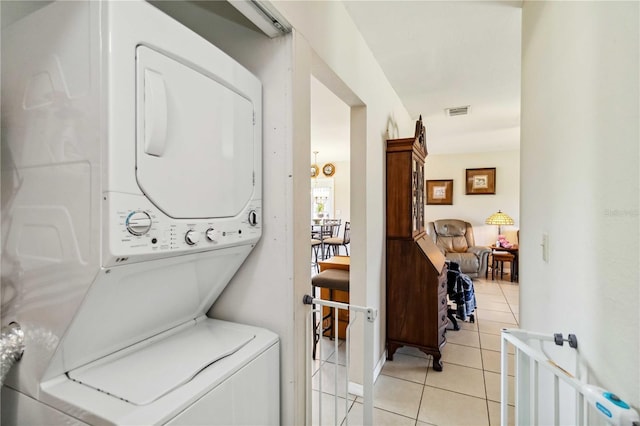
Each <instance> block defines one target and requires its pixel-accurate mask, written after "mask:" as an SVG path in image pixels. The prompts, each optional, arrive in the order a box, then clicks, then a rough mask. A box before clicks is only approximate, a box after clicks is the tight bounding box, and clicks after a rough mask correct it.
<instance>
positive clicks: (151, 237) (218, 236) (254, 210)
mask: <svg viewBox="0 0 640 426" xmlns="http://www.w3.org/2000/svg"><path fill="white" fill-rule="evenodd" d="M104 200H105V201H106V203H104V205H105V209H106V210H107V212H105V213H107V214H108V217H110V221H109V230H108V234H109V238H108V247H105V249H106V250H104V251H103V253H104V255H103V264H104V266H109V265H116V264H121V263H123V262H127V263H128V262H135V261H141V260H148V259H150V258H159V257H167V256H174V255H176V254H180V252H184V253H187V252H190V251H203V250H214V249H218V248H223V247H229V246H234V245H240V244H252V243H256V242H257V241H258V240H259V239H260V236H261V235H262V224H261V220H262V218H261V202H260V200H253V201H251V202H250V203H249V204H247V206H246V207H245V209H243V210H242V211H241V212H240V213H239V214H237V215H236V216H235V217H230V218H214V219H173V218H170V217H168V216H166V215H165V214H164V213H162V212H161V211H160V210H159V209H158V208H156V207H155V206H153V205H152V204H151V203H150V202H149V201H148V200H147V199H146V198H145V197H140V196H136V195H132V194H122V193H110V194H107V195H105V196H104Z"/></svg>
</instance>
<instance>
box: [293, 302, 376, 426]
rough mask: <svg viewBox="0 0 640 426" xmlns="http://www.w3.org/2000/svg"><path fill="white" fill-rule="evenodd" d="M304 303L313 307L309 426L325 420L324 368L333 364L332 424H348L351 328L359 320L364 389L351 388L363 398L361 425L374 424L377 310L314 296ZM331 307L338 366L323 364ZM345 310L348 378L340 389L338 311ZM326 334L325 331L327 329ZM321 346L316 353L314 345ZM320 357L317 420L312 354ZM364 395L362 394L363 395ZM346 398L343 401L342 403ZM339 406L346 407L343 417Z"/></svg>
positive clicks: (309, 342)
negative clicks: (324, 310)
mask: <svg viewBox="0 0 640 426" xmlns="http://www.w3.org/2000/svg"><path fill="white" fill-rule="evenodd" d="M303 303H305V304H307V305H312V309H311V311H310V312H309V318H308V320H307V348H308V350H307V364H306V369H307V390H306V399H307V413H306V422H307V425H311V424H318V425H322V424H324V423H323V421H322V412H323V410H322V399H323V398H322V394H323V388H322V376H323V374H322V369H323V368H327V367H329V366H330V365H333V370H334V371H333V382H334V387H333V389H330V390H329V392H328V393H329V394H332V395H333V424H334V425H344V426H348V425H349V415H350V413H351V411H350V407H349V405H350V404H351V403H352V401H350V400H349V393H350V390H349V385H350V381H349V369H350V366H351V329H352V327H353V326H355V325H356V324H358V319H359V318H364V321H363V323H364V337H363V347H362V374H363V377H362V390H361V392H360V388H359V386H357V385H355V386H352V389H351V393H352V394H354V393H355V394H356V395H357V396H361V397H362V399H363V416H362V424H363V425H373V354H374V350H373V349H374V348H373V324H374V321H375V319H376V316H377V314H378V312H377V310H375V309H373V308H369V307H362V306H356V305H351V304H346V303H340V302H334V301H330V300H323V299H317V298H314V297H311V296H309V295H306V296H304V298H303ZM323 306H324V307H328V308H330V309H331V313H330V314H331V315H332V317H333V336H335V338H334V339H333V343H332V344H333V346H334V348H333V349H334V351H333V353H334V355H333V356H334V357H335V364H330V363H328V362H324V363H323V362H322V359H321V358H322V354H323V352H324V351H323V340H324V339H322V335H323V326H322V322H323V313H322V307H323ZM339 309H344V310H348V311H349V325H348V326H347V328H346V336H345V337H346V339H345V343H344V345H345V375H346V377H345V379H344V384H343V385H344V386H343V387H342V389H339V387H340V382H339V380H338V354H339V351H338V347H339V345H340V343H339V339H338V337H337V336H338V310H339ZM324 331H326V329H325V330H324ZM316 333H319V336H320V338H318V339H316ZM316 344H317V345H318V347H317V348H316V349H317V350H316V351H314V345H316ZM316 352H317V353H318V354H319V357H318V358H319V359H320V361H319V364H320V366H319V369H318V370H317V371H316V372H315V374H316V375H317V376H318V385H317V388H318V404H317V407H316V408H317V410H315V411H316V412H317V418H312V412H313V410H312V407H313V398H312V397H313V387H312V381H313V380H312V379H313V375H314V372H313V368H312V367H313V362H314V359H313V355H314V354H315V353H316ZM360 393H361V394H360ZM341 394H342V395H344V398H341V397H340V395H341ZM342 399H344V402H343V401H341V400H342ZM340 404H344V415H340V414H339V411H340V410H339V406H340Z"/></svg>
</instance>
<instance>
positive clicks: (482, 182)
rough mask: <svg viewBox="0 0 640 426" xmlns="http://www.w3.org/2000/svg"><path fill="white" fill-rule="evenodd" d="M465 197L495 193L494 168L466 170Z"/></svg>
mask: <svg viewBox="0 0 640 426" xmlns="http://www.w3.org/2000/svg"><path fill="white" fill-rule="evenodd" d="M466 189H467V192H466V194H467V195H484V194H495V193H496V168H495V167H488V168H482V169H467V174H466Z"/></svg>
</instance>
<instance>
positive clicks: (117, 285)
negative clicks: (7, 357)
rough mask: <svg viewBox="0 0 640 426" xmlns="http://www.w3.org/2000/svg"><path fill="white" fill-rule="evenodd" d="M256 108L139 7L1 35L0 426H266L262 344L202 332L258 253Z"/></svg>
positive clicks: (90, 4) (267, 376)
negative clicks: (10, 328)
mask: <svg viewBox="0 0 640 426" xmlns="http://www.w3.org/2000/svg"><path fill="white" fill-rule="evenodd" d="M7 7H11V6H7ZM12 7H17V8H18V9H19V8H20V7H21V6H20V2H16V3H15V4H13V5H12ZM17 12H19V10H18V11H17ZM261 90H262V87H261V84H260V81H259V80H258V79H257V78H256V77H255V76H253V75H252V74H251V73H249V72H248V71H247V70H246V69H244V68H243V67H242V66H240V65H239V64H238V63H236V62H235V61H234V60H233V59H231V58H230V57H228V56H227V55H226V54H224V53H223V52H221V51H220V50H219V49H217V48H216V47H214V46H212V45H211V44H209V43H208V42H207V41H205V40H204V39H202V38H201V37H199V36H198V35H196V34H195V33H193V32H192V31H190V30H189V29H187V28H185V27H184V26H182V25H181V24H179V23H177V22H176V21H174V20H173V19H171V18H169V17H168V16H166V15H165V14H163V13H162V12H160V11H159V10H157V9H156V8H155V7H153V6H152V5H150V4H148V3H145V2H143V1H113V2H106V1H72V2H71V1H60V2H54V3H51V4H48V5H46V6H44V7H41V8H40V9H39V10H37V11H35V12H32V13H29V14H28V15H27V16H25V17H23V18H22V19H20V20H18V21H16V22H14V23H13V24H11V25H9V26H7V27H6V28H4V29H3V32H2V216H1V217H2V311H1V312H2V324H3V325H6V324H8V323H10V322H12V321H15V322H18V323H19V324H20V325H21V327H22V329H23V330H24V332H25V352H24V356H23V358H22V359H21V360H20V361H19V362H18V363H17V364H16V365H15V366H14V368H13V370H12V371H11V372H10V374H9V376H8V377H7V380H6V384H5V386H4V387H3V389H2V411H1V412H2V424H3V425H9V424H74V423H87V424H127V425H142V424H144V425H148V424H189V425H194V424H207V425H214V424H220V425H231V424H261V425H263V424H273V425H275V424H278V423H279V410H280V408H279V407H280V404H279V382H280V379H279V349H278V344H279V340H278V336H277V335H275V334H274V333H272V332H270V331H268V330H265V329H262V328H258V327H252V326H247V325H240V324H235V323H229V322H224V321H219V320H214V319H211V318H208V317H207V316H206V312H207V311H208V310H209V308H210V307H211V306H212V304H213V303H214V302H215V300H216V299H217V297H218V296H219V295H220V293H221V292H222V291H223V289H224V288H225V286H226V285H227V284H228V283H229V281H230V280H231V278H232V277H233V275H234V274H235V272H236V271H237V270H238V269H239V268H240V267H241V265H242V264H243V262H244V260H245V259H246V257H247V256H248V255H249V253H250V252H251V250H252V249H253V247H254V246H255V244H256V243H257V242H258V240H259V239H260V236H261V229H262V200H261V192H262V189H261V185H262V184H261V161H262V151H261V144H262V133H261V127H262V121H261V119H262V105H261V102H262V94H261Z"/></svg>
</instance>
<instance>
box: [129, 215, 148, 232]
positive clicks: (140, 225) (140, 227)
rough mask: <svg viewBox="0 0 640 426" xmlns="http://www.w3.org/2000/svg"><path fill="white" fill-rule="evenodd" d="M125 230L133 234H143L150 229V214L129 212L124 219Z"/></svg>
mask: <svg viewBox="0 0 640 426" xmlns="http://www.w3.org/2000/svg"><path fill="white" fill-rule="evenodd" d="M126 225H127V231H129V232H130V233H131V234H133V235H144V234H146V233H147V232H149V229H151V216H149V214H148V213H147V212H143V211H136V212H131V213H130V214H129V216H128V217H127V220H126Z"/></svg>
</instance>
